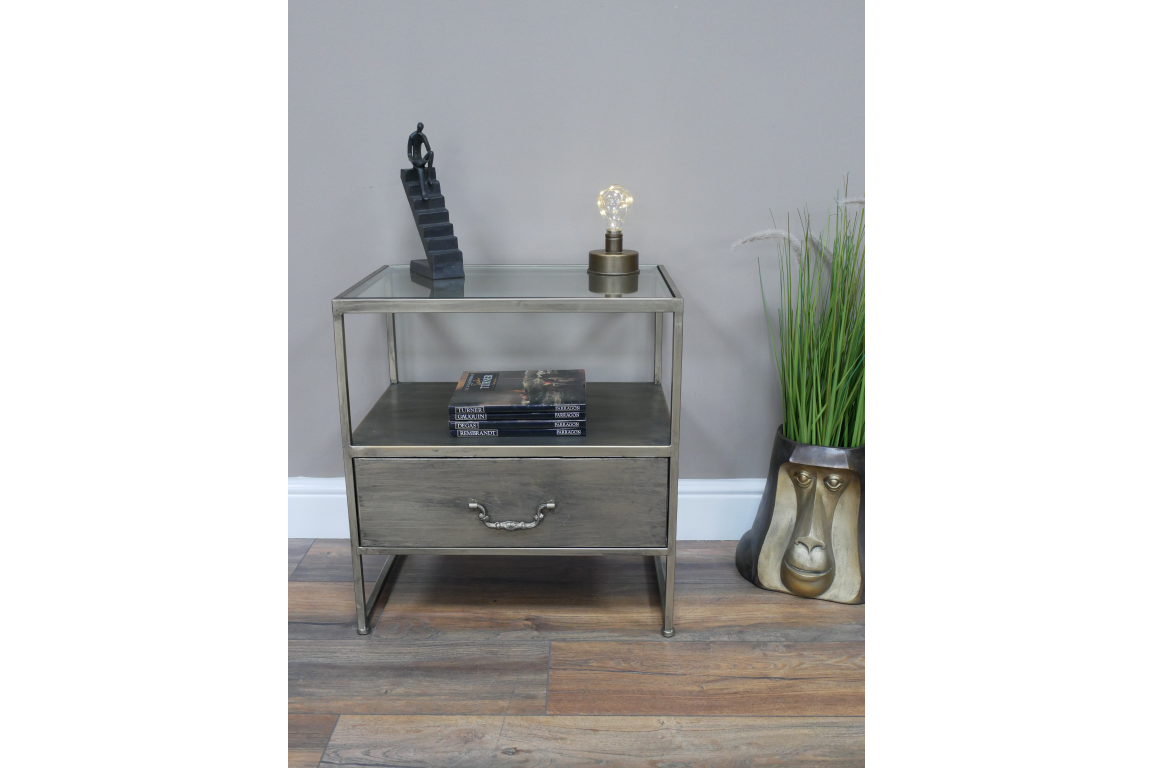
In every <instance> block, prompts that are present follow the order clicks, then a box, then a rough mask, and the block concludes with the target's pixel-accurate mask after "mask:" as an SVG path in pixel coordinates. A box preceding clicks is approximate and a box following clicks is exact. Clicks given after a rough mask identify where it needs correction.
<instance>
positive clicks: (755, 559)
mask: <svg viewBox="0 0 1152 768" xmlns="http://www.w3.org/2000/svg"><path fill="white" fill-rule="evenodd" d="M736 568H737V570H739V571H740V575H741V576H743V577H744V578H746V579H748V581H750V582H752V583H753V584H755V585H756V586H758V587H761V588H763V589H772V590H775V591H777V592H788V593H789V594H793V595H799V596H801V597H814V598H817V599H819V600H831V601H832V602H836V603H863V602H864V448H863V446H861V447H859V448H826V447H824V446H820V445H807V444H805V443H797V442H793V441H792V440H788V439H787V438H785V437H784V435H783V433H782V432H781V430H780V429H777V430H776V440H775V442H774V443H773V445H772V461H771V463H770V464H769V470H768V482H767V484H766V485H765V486H764V496H763V497H762V498H761V499H760V509H759V511H757V513H756V521H755V522H754V523H752V529H751V530H750V531H748V532H747V533H745V534H744V536H743V537H742V538H741V539H740V544H739V545H738V546H737V547H736Z"/></svg>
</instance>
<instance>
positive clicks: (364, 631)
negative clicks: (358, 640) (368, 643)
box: [356, 627, 372, 635]
mask: <svg viewBox="0 0 1152 768" xmlns="http://www.w3.org/2000/svg"><path fill="white" fill-rule="evenodd" d="M356 634H358V635H370V634H372V628H371V627H368V628H367V629H360V627H356Z"/></svg>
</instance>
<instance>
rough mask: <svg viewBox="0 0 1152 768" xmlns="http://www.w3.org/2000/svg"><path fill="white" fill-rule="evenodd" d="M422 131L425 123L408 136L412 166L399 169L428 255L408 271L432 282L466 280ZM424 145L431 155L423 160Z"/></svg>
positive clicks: (429, 148)
mask: <svg viewBox="0 0 1152 768" xmlns="http://www.w3.org/2000/svg"><path fill="white" fill-rule="evenodd" d="M423 131H424V123H418V124H417V125H416V132H415V133H413V134H412V135H411V136H409V137H408V159H409V160H410V161H411V162H412V167H411V168H402V169H401V170H400V180H401V181H402V182H403V183H404V194H405V195H406V196H407V197H408V206H409V207H410V208H411V209H412V217H413V218H414V219H415V220H416V229H417V230H418V231H419V232H420V242H421V243H422V244H423V245H424V255H425V256H427V258H424V259H413V260H412V262H411V265H410V267H409V269H410V270H411V273H412V274H414V275H419V276H421V277H425V278H428V279H430V280H443V279H446V278H461V277H464V254H463V253H461V252H460V249H459V248H458V247H457V246H458V245H459V244H458V243H457V241H456V236H455V235H454V234H453V233H452V222H450V221H448V209H447V208H446V207H445V205H444V195H442V194H441V193H440V182H439V181H437V180H436V169H435V168H433V167H432V158H433V153H432V147H431V146H430V145H429V144H428V139H427V138H426V137H425V136H424V133H423ZM421 145H423V146H424V147H426V148H427V149H428V154H427V155H424V156H423V157H421V154H420V150H421Z"/></svg>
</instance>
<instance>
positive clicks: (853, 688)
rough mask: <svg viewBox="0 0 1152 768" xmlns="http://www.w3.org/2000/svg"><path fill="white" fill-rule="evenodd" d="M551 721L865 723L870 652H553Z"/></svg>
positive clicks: (663, 648) (589, 645)
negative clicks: (670, 718) (681, 718)
mask: <svg viewBox="0 0 1152 768" xmlns="http://www.w3.org/2000/svg"><path fill="white" fill-rule="evenodd" d="M548 714H557V715H764V716H767V715H792V716H812V717H819V716H861V715H863V714H864V644H863V643H748V642H675V641H673V642H664V643H660V642H632V641H621V642H600V641H592V642H565V641H561V642H554V643H552V656H551V662H550V665H549V682H548Z"/></svg>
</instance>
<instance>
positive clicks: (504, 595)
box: [288, 539, 864, 768]
mask: <svg viewBox="0 0 1152 768" xmlns="http://www.w3.org/2000/svg"><path fill="white" fill-rule="evenodd" d="M735 546H736V542H734V541H701V542H680V543H679V545H678V551H679V556H678V560H677V569H676V615H675V619H676V621H675V625H676V636H675V637H674V638H671V639H665V638H663V637H661V636H660V633H659V630H660V627H661V613H660V599H659V592H658V588H657V585H656V571H655V567H654V565H653V563H652V560H651V558H638V557H627V558H625V557H619V558H617V557H440V556H412V557H407V558H400V559H399V561H398V562H397V564H396V566H395V568H394V571H393V575H391V576H390V577H389V582H390V583H389V585H388V586H386V587H385V589H384V594H383V595H382V596H381V602H382V603H383V607H382V608H379V607H378V608H377V609H376V611H375V612H374V613H373V614H372V616H371V618H370V621H369V623H370V624H372V625H374V626H375V629H374V630H373V633H372V634H371V635H368V636H361V635H358V634H357V633H356V622H355V618H356V612H355V607H354V602H353V597H352V584H351V583H350V582H351V579H352V560H351V555H350V552H349V546H348V540H347V539H317V540H315V541H313V540H310V539H291V540H289V544H288V621H289V624H288V662H289V663H288V712H289V715H288V746H289V752H288V755H289V759H288V762H289V765H290V766H300V767H303V766H308V767H309V768H314V767H315V766H317V765H321V766H330V765H359V766H372V765H375V766H486V765H501V766H503V765H510V766H511V765H516V766H521V765H522V766H561V765H604V766H653V767H655V766H709V765H716V766H720V765H723V766H742V765H789V766H797V765H863V764H864V606H847V605H837V604H834V603H827V602H823V601H820V600H804V599H801V598H796V597H792V596H789V595H783V594H778V593H775V592H768V591H765V590H760V589H757V588H756V587H753V586H752V585H751V584H749V583H748V582H746V581H744V580H743V579H742V578H740V576H739V574H737V572H736V567H735V565H734V564H733V555H734V552H735ZM383 561H384V558H383V557H367V558H365V570H366V573H365V580H368V579H372V580H375V578H376V576H377V574H379V572H380V568H381V566H382V563H383Z"/></svg>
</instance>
